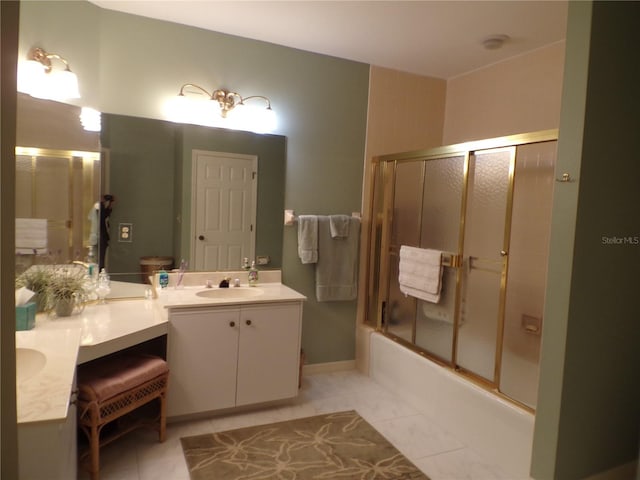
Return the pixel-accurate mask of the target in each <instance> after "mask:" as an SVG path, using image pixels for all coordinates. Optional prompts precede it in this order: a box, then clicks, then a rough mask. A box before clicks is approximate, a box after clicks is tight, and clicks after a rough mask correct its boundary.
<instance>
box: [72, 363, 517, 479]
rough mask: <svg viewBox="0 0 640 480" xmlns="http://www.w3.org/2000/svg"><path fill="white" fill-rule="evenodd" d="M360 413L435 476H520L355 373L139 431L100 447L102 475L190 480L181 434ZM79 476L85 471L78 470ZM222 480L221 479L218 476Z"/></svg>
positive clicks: (313, 378)
mask: <svg viewBox="0 0 640 480" xmlns="http://www.w3.org/2000/svg"><path fill="white" fill-rule="evenodd" d="M351 409H353V410H356V411H357V412H358V413H359V414H360V415H361V416H362V417H363V418H364V419H365V420H367V421H368V422H369V423H370V424H372V425H373V426H374V427H375V428H376V429H377V430H378V431H379V432H380V433H382V434H383V435H384V436H385V437H386V438H387V439H388V440H389V441H390V442H391V443H392V444H394V445H395V446H396V448H398V449H399V450H400V451H401V452H402V453H403V454H404V455H405V456H406V457H407V458H409V459H410V460H411V461H412V462H413V463H414V464H415V465H416V466H418V467H419V468H420V469H421V470H422V471H424V473H425V474H426V475H428V476H429V477H430V478H431V479H432V480H462V479H472V480H494V479H495V480H515V479H513V477H512V476H509V475H507V474H506V473H505V472H504V471H502V470H501V469H500V468H499V467H498V466H496V465H491V464H489V463H488V462H486V461H484V460H483V459H482V458H481V457H480V456H479V455H478V454H477V453H475V452H474V451H472V450H471V449H469V448H467V447H466V446H465V445H464V444H463V443H462V442H460V441H459V440H457V439H456V438H454V437H453V436H452V435H450V434H449V433H448V432H446V431H444V430H443V429H442V428H440V427H438V426H437V425H435V424H434V423H433V422H432V421H430V420H429V419H428V418H427V417H425V416H424V415H421V414H420V413H418V412H417V411H416V410H415V409H413V408H412V407H410V406H409V405H407V404H406V403H405V402H404V401H403V400H402V399H401V398H400V397H399V396H398V395H396V394H394V393H392V392H389V391H388V390H386V389H384V388H383V387H381V386H379V385H378V384H376V383H375V382H374V381H373V380H371V379H370V378H368V377H366V376H364V375H361V374H360V373H358V372H356V371H341V372H332V373H316V374H312V375H307V376H305V377H304V379H303V386H302V389H301V392H300V395H299V397H298V398H296V399H295V400H294V401H292V402H290V403H287V404H285V405H281V406H277V407H272V408H267V409H262V410H256V411H249V412H243V413H235V414H229V415H225V416H219V417H214V418H208V419H205V420H198V421H189V422H181V423H169V424H168V426H167V440H166V441H165V442H164V443H158V442H157V434H155V433H153V432H150V431H144V430H140V431H136V432H132V433H130V434H129V435H128V436H126V437H123V438H121V439H119V440H118V441H117V442H114V443H113V444H111V445H107V446H106V447H104V448H103V449H102V469H101V477H100V478H101V480H189V474H188V472H187V467H186V464H185V461H184V457H183V455H182V447H181V445H180V438H181V437H184V436H189V435H198V434H202V433H210V432H214V431H223V430H230V429H234V428H240V427H246V426H251V425H260V424H266V423H272V422H278V421H282V420H288V419H292V418H300V417H307V416H311V415H317V414H321V413H327V412H333V411H340V410H351ZM78 478H79V480H85V479H88V478H89V477H88V475H86V474H85V473H84V472H79V477H78ZM220 480H224V479H220Z"/></svg>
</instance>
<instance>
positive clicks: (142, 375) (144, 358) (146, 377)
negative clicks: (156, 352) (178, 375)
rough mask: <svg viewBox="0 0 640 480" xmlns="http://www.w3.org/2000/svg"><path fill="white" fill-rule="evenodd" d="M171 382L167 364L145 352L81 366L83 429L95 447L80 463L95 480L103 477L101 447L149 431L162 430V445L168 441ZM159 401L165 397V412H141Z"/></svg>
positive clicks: (80, 415) (162, 402) (80, 420)
mask: <svg viewBox="0 0 640 480" xmlns="http://www.w3.org/2000/svg"><path fill="white" fill-rule="evenodd" d="M168 378H169V367H168V365H167V362H165V361H164V360H163V359H161V358H159V357H157V356H152V355H147V354H141V353H127V354H122V355H116V356H113V357H107V358H104V359H99V360H96V361H94V362H91V363H90V364H83V365H80V366H79V367H78V425H79V426H80V428H81V429H82V431H83V432H84V433H85V435H86V436H87V439H88V440H89V448H88V449H87V451H86V452H82V453H81V454H80V465H81V466H82V467H84V468H85V469H87V470H88V471H89V473H90V474H91V480H98V479H99V478H100V447H102V446H104V445H106V444H108V443H111V442H112V441H114V440H115V439H117V438H119V437H121V436H122V435H124V434H126V433H128V432H131V431H132V430H134V429H136V428H141V427H147V428H153V429H154V430H157V431H158V435H159V440H160V442H163V441H164V440H165V436H166V424H167V418H166V392H167V382H168ZM155 399H159V403H160V405H159V409H154V410H155V411H154V412H153V413H152V414H151V415H150V414H149V413H148V412H144V413H145V414H141V410H142V409H140V407H142V406H144V405H147V404H149V403H150V402H151V401H153V400H155ZM136 410H137V411H136ZM114 420H117V422H116V423H115V424H112V426H113V427H114V428H113V429H111V428H109V430H110V431H109V432H108V434H105V435H102V438H101V431H102V429H103V428H104V427H105V426H106V425H107V424H110V423H111V422H113V421H114ZM87 458H88V462H87Z"/></svg>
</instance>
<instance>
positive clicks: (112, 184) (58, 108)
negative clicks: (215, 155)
mask: <svg viewBox="0 0 640 480" xmlns="http://www.w3.org/2000/svg"><path fill="white" fill-rule="evenodd" d="M80 113H81V111H80V108H79V107H75V106H72V105H67V104H63V103H59V102H54V101H50V100H42V99H36V98H33V97H30V96H28V95H25V94H18V115H17V145H18V146H19V147H21V148H20V149H18V155H17V156H18V164H17V174H16V191H17V207H16V217H17V218H20V219H26V220H27V221H26V222H22V221H19V222H18V223H21V224H22V226H26V227H27V229H28V231H31V232H34V231H36V230H37V229H39V228H42V223H41V222H35V223H34V222H30V221H31V220H34V219H42V220H46V227H45V228H46V238H47V240H46V246H43V247H42V248H41V249H40V250H37V251H36V252H35V254H34V252H33V248H29V247H30V246H32V244H28V245H27V246H26V247H25V249H26V250H22V252H24V253H23V254H20V255H17V256H16V262H17V264H16V271H17V273H20V272H22V271H24V270H25V269H27V268H28V267H29V266H30V265H33V264H62V263H71V262H73V261H83V262H86V261H87V260H91V257H90V255H89V254H90V253H91V252H93V253H94V254H95V255H96V256H97V257H99V258H100V257H101V259H102V261H103V262H104V266H105V267H106V269H107V270H108V272H109V274H110V277H111V282H112V288H111V290H112V291H111V293H110V294H109V296H108V298H117V297H130V296H131V297H140V296H144V293H145V289H146V286H145V285H143V278H144V277H145V276H147V275H148V273H150V272H153V271H154V270H155V269H157V268H158V264H159V263H158V262H160V263H161V264H162V268H169V267H170V266H177V265H179V264H180V260H181V259H186V260H187V262H189V263H192V259H191V243H192V237H193V235H192V233H191V229H192V225H191V208H192V201H191V195H192V191H191V182H192V171H191V162H192V152H193V151H194V150H206V151H215V152H226V153H232V154H239V155H249V156H255V157H257V159H258V162H257V164H258V167H257V170H258V175H257V176H258V185H257V195H256V196H257V201H256V204H257V214H256V222H255V225H253V229H254V233H255V255H256V256H261V257H268V258H269V263H268V264H267V265H264V266H262V267H261V268H272V269H278V268H280V267H281V265H282V235H283V230H282V229H283V222H282V212H283V210H284V176H285V155H286V138H285V137H283V136H278V135H259V134H254V133H249V132H241V131H232V130H225V129H219V128H209V127H200V126H195V125H181V124H174V123H170V122H165V121H161V120H153V119H144V118H136V117H127V116H122V115H112V114H103V116H102V133H96V132H89V131H86V130H84V129H83V128H82V126H81V124H80V120H79V116H80ZM107 195H112V197H111V200H107V202H108V204H105V200H106V199H105V196H107ZM100 205H102V206H103V207H110V208H111V214H110V216H109V218H108V222H103V221H100V220H99V225H105V226H108V230H107V231H106V232H103V233H102V235H101V234H100V231H99V230H98V231H97V235H98V240H99V242H98V245H97V246H96V243H95V234H96V229H95V224H94V223H93V220H92V219H95V213H96V206H97V207H100ZM106 213H108V212H107V210H106V208H105V209H104V210H103V214H106ZM92 214H93V215H92ZM29 229H30V230H29ZM107 235H108V238H107ZM105 240H106V241H105ZM38 245H40V244H38ZM90 247H91V248H90ZM38 248H40V247H38ZM101 251H102V255H101V254H100V252H101ZM169 259H170V261H171V263H170V264H169V263H167V262H168V260H169ZM96 263H98V262H97V261H96ZM239 268H240V266H238V267H236V268H233V269H232V270H237V269H239ZM188 269H189V270H193V268H192V266H189V267H188ZM134 284H136V285H134Z"/></svg>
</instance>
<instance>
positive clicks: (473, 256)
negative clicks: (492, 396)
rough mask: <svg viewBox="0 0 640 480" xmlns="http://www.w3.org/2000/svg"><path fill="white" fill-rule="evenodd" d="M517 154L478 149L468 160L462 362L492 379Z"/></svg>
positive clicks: (460, 342)
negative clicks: (511, 180) (512, 171)
mask: <svg viewBox="0 0 640 480" xmlns="http://www.w3.org/2000/svg"><path fill="white" fill-rule="evenodd" d="M512 154H513V149H510V148H509V149H501V150H493V151H487V152H477V153H476V154H475V155H474V156H472V157H471V158H470V162H469V175H470V177H469V189H468V193H467V195H468V196H467V213H466V219H465V223H466V228H465V239H464V266H463V275H462V286H463V288H462V290H463V291H462V304H461V326H460V331H459V334H458V349H457V363H458V364H459V365H460V366H461V367H463V368H465V369H466V370H468V371H470V372H473V373H476V374H477V375H480V376H482V377H484V378H486V379H487V380H489V381H494V370H495V352H496V339H497V332H498V330H497V329H498V325H499V314H500V294H501V292H500V282H501V275H502V270H503V257H502V255H501V253H500V252H501V251H502V250H504V249H505V248H506V247H505V245H504V232H505V218H506V213H507V199H508V191H509V169H510V164H511V157H512Z"/></svg>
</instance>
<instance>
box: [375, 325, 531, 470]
mask: <svg viewBox="0 0 640 480" xmlns="http://www.w3.org/2000/svg"><path fill="white" fill-rule="evenodd" d="M368 370H369V375H370V376H371V378H372V379H374V380H375V381H376V382H378V383H379V384H381V385H382V386H384V387H386V388H388V389H390V390H392V391H394V392H402V396H403V398H404V399H405V400H406V401H407V402H408V403H409V404H410V405H411V406H413V407H414V408H415V409H417V410H418V411H419V412H421V413H422V414H424V415H427V416H428V417H430V418H432V419H433V421H434V423H436V424H438V425H440V426H442V427H443V428H444V429H445V430H447V431H449V432H450V433H451V434H453V435H454V436H456V437H457V438H458V439H459V440H460V441H462V442H463V443H465V444H466V445H467V446H468V447H469V448H471V449H473V450H475V451H476V452H478V453H479V454H481V455H482V456H483V457H484V458H485V459H486V460H488V461H491V462H492V463H494V464H496V465H500V466H501V467H502V468H503V469H504V470H505V471H506V472H507V473H509V474H510V475H513V476H514V478H529V466H530V464H531V448H532V443H533V425H534V415H533V414H531V413H529V412H526V411H524V410H522V409H520V408H518V407H516V406H515V405H513V404H511V403H509V402H507V401H505V400H503V399H501V398H499V397H497V396H495V395H493V394H491V393H490V392H487V391H486V390H483V389H482V388H480V387H478V386H476V385H474V384H473V383H471V382H469V381H468V380H465V379H464V378H462V377H461V376H459V375H457V374H456V373H454V372H452V371H450V370H447V369H446V368H443V367H441V366H439V365H437V364H435V363H434V362H432V361H430V360H428V359H426V358H424V357H422V356H420V355H418V354H417V353H415V352H413V351H411V350H409V349H408V348H405V347H403V346H401V345H400V344H398V343H396V342H394V341H392V340H390V339H389V338H387V337H385V336H384V335H382V334H380V333H376V332H372V333H371V334H370V336H369V365H368Z"/></svg>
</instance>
